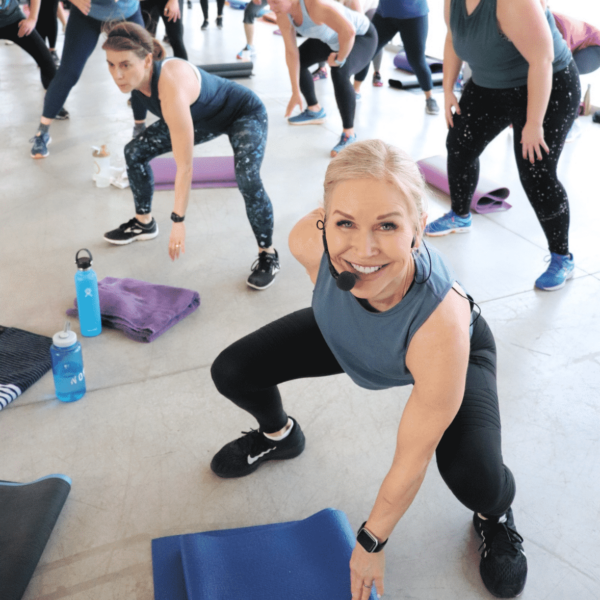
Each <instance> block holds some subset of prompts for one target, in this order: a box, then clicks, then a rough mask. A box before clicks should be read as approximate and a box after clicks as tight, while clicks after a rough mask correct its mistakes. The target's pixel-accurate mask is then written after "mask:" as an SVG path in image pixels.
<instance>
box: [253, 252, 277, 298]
mask: <svg viewBox="0 0 600 600" xmlns="http://www.w3.org/2000/svg"><path fill="white" fill-rule="evenodd" d="M250 270H251V271H252V273H251V275H250V276H249V277H248V281H246V283H247V284H248V285H249V286H250V287H251V288H254V289H255V290H264V289H266V288H268V287H269V286H270V285H272V284H273V281H275V275H277V273H279V254H277V250H275V252H274V253H273V254H270V253H269V252H266V251H265V250H263V251H262V252H260V253H259V255H258V258H257V259H256V260H255V261H254V263H253V264H252V266H251V267H250Z"/></svg>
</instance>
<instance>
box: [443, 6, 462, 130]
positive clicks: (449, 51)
mask: <svg viewBox="0 0 600 600" xmlns="http://www.w3.org/2000/svg"><path fill="white" fill-rule="evenodd" d="M444 20H445V21H446V28H447V31H446V42H445V44H444V80H443V87H444V106H445V116H446V124H447V125H448V127H454V120H453V118H452V109H454V111H455V112H456V113H457V114H459V115H460V106H459V105H458V100H457V98H456V95H455V93H454V83H455V82H456V78H457V77H458V74H459V73H460V69H461V67H462V60H461V59H460V58H459V57H458V55H457V54H456V52H455V51H454V44H453V43H452V31H451V30H450V0H445V1H444Z"/></svg>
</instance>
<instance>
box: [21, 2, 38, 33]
mask: <svg viewBox="0 0 600 600" xmlns="http://www.w3.org/2000/svg"><path fill="white" fill-rule="evenodd" d="M39 12H40V0H31V1H30V3H29V16H28V17H27V18H26V19H23V21H21V22H20V23H19V31H18V33H17V35H18V36H19V37H24V36H26V35H29V34H30V33H31V32H32V31H33V30H34V29H35V25H36V23H37V18H38V14H39Z"/></svg>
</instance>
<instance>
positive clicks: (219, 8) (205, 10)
mask: <svg viewBox="0 0 600 600" xmlns="http://www.w3.org/2000/svg"><path fill="white" fill-rule="evenodd" d="M250 1H252V0H250ZM224 5H225V0H217V17H222V16H223V6H224ZM200 6H201V7H202V14H203V15H204V20H205V21H208V0H200Z"/></svg>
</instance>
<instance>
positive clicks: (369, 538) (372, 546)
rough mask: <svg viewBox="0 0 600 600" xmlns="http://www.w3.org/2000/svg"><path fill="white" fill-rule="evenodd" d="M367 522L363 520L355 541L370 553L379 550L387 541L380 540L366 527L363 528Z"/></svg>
mask: <svg viewBox="0 0 600 600" xmlns="http://www.w3.org/2000/svg"><path fill="white" fill-rule="evenodd" d="M366 524H367V522H366V521H365V522H364V523H363V524H362V525H361V526H360V529H359V530H358V533H357V534H356V541H357V542H358V543H359V544H360V545H361V546H362V547H363V548H364V549H365V550H366V551H367V552H368V553H369V554H372V553H374V552H381V551H382V550H383V547H384V546H385V545H386V544H387V543H388V541H387V540H385V542H380V541H379V540H378V539H377V538H376V537H375V536H374V535H373V534H372V533H371V532H370V531H369V530H368V529H365V525H366Z"/></svg>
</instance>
